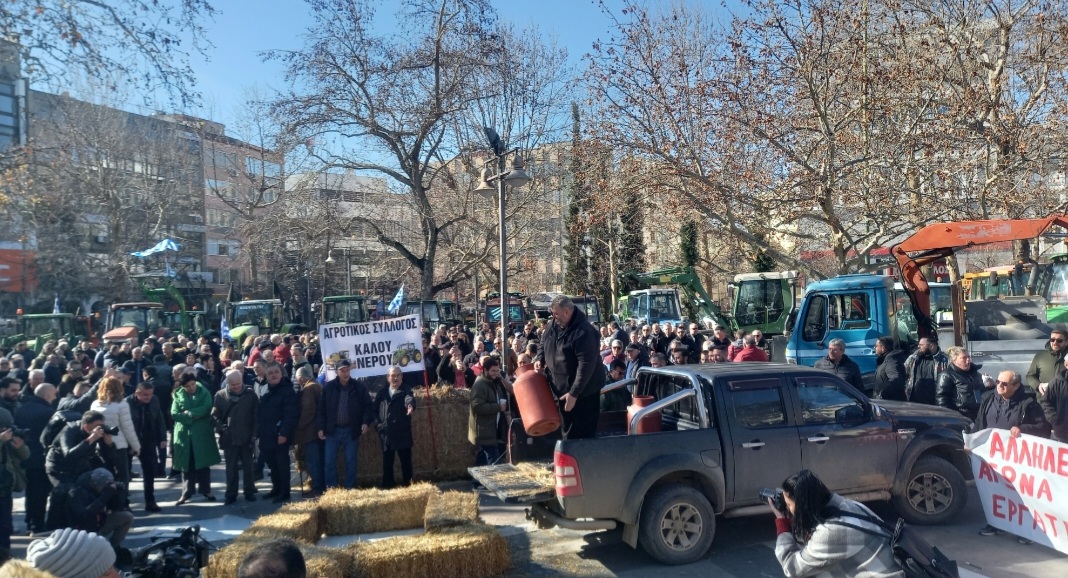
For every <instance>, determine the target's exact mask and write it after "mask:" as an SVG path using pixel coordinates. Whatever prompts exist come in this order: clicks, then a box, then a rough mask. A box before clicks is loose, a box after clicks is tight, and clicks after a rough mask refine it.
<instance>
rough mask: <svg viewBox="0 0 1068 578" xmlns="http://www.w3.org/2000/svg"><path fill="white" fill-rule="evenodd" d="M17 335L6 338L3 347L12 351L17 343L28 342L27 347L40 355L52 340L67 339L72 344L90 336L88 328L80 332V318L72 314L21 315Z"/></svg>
mask: <svg viewBox="0 0 1068 578" xmlns="http://www.w3.org/2000/svg"><path fill="white" fill-rule="evenodd" d="M15 324H16V325H15V327H16V329H15V334H14V335H9V336H8V337H5V338H4V340H3V345H4V348H5V349H10V348H12V347H14V346H15V344H16V343H19V342H21V341H25V342H26V346H27V347H29V348H30V349H32V350H34V351H36V352H38V353H40V352H41V349H42V348H43V347H44V344H45V342H47V341H48V340H50V339H60V338H63V339H66V340H67V341H69V342H71V343H75V344H76V343H77V342H78V341H79V340H82V339H85V338H86V337H87V336H89V332H88V328H87V327H82V328H81V329H85V331H79V330H78V329H79V327H81V326H80V323H79V318H77V317H75V316H74V314H72V313H30V314H26V315H19V316H18V318H17V320H16V321H15Z"/></svg>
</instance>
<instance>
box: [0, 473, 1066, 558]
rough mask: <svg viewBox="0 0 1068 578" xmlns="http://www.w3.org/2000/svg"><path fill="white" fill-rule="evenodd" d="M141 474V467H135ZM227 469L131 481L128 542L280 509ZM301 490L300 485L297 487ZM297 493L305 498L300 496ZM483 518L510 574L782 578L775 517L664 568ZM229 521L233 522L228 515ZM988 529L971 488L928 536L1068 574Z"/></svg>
mask: <svg viewBox="0 0 1068 578" xmlns="http://www.w3.org/2000/svg"><path fill="white" fill-rule="evenodd" d="M136 469H138V468H137V467H136V466H135V470H136ZM222 479H223V470H222V465H219V466H216V467H215V468H212V480H213V482H214V483H213V489H214V493H215V494H216V496H217V497H218V500H219V501H217V502H207V501H204V500H203V498H201V497H199V496H198V497H196V498H194V499H193V501H191V502H189V503H188V504H185V505H183V506H180V507H176V506H175V505H174V502H175V501H176V500H177V499H178V495H179V492H180V487H179V484H178V483H177V482H176V481H172V480H157V490H156V495H157V499H158V501H159V503H160V505H161V506H163V512H160V513H158V514H150V513H148V512H145V511H144V509H143V503H142V501H141V496H142V494H141V482H140V480H135V481H134V483H133V484H132V499H133V508H134V513H135V514H136V516H137V521H136V522H135V529H134V531H133V532H132V533H131V534H130V536H129V537H128V539H127V545H128V546H130V547H137V546H140V545H144V544H146V543H148V536H149V535H151V534H152V532H153V531H154V530H156V529H157V528H159V527H161V526H184V525H189V524H193V523H202V524H208V525H220V524H222V525H226V523H227V522H231V521H233V522H240V520H239V519H247V520H251V519H255V518H256V517H258V516H261V515H263V514H267V513H270V512H273V511H275V510H277V509H278V505H276V504H272V503H270V502H269V501H263V500H258V501H256V502H246V501H245V500H244V498H242V497H239V498H238V501H237V503H235V504H233V505H230V506H224V505H222V494H223V486H222V483H221V481H222ZM443 485H444V486H447V487H449V488H450V489H462V490H466V489H469V488H470V482H453V483H450V484H443ZM258 486H259V488H260V492H261V493H260V495H263V494H265V493H266V492H267V491H268V490H269V489H270V484H269V482H266V481H261V482H259V484H258ZM296 487H298V486H297V485H296V484H294V488H296ZM294 496H299V492H295V493H294ZM872 507H873V509H874V510H875V511H876V513H878V514H879V515H880V516H883V517H884V519H888V520H895V519H896V516H895V515H894V514H893V510H892V509H891V508H890V507H889V506H888V505H886V504H878V503H876V504H872ZM481 514H482V517H483V518H484V519H485V520H486V521H487V522H489V523H491V524H494V525H496V526H498V528H499V529H500V531H501V533H502V534H503V535H504V536H505V537H506V538H507V539H508V541H509V544H510V545H511V548H512V557H513V568H512V570H511V571H510V572H509V573H508V576H515V577H522V576H591V577H592V576H596V577H601V576H604V577H612V576H619V577H639V576H640V577H645V576H648V577H659V576H664V577H672V578H682V577H687V576H695V577H696V576H701V577H706V576H716V577H717V578H763V577H767V578H779V577H781V576H782V571H781V569H780V568H779V566H778V563H777V562H776V561H775V556H774V552H773V550H774V544H775V542H774V529H773V526H772V520H771V516H770V515H767V516H757V517H751V518H739V519H731V520H727V519H722V518H721V519H718V520H717V521H716V538H715V541H714V542H713V545H712V550H711V552H710V553H709V555H708V556H707V557H706V558H705V559H703V560H701V561H699V562H696V563H694V564H690V565H687V566H671V567H669V566H663V565H661V564H659V563H658V562H656V561H655V560H653V559H652V558H650V557H649V556H648V555H646V554H645V553H644V552H642V551H641V550H634V549H631V548H630V547H629V546H627V545H626V544H623V543H622V541H621V538H620V537H621V533H622V531H621V530H613V531H607V532H592V533H582V532H575V531H570V530H560V529H553V530H537V529H535V528H534V527H533V524H532V523H530V522H528V521H527V520H526V519H525V516H524V514H523V508H522V507H519V506H511V505H505V504H503V503H502V502H501V501H500V500H498V499H497V498H496V497H495V496H492V495H491V494H489V493H486V492H483V493H482V499H481ZM225 516H230V517H232V518H224V517H225ZM14 520H15V529H16V535H15V536H13V538H12V549H13V554H14V555H15V556H16V557H23V556H24V555H25V548H26V546H27V545H28V543H29V542H30V540H32V538H30V537H28V536H26V534H25V532H24V529H25V524H24V522H23V510H22V499H21V498H17V499H16V500H15V515H14ZM984 524H985V520H984V518H983V512H982V508H981V507H980V505H979V499H978V494H977V493H976V491H975V489H974V488H971V489H970V494H969V502H968V506H967V508H966V509H965V511H964V513H963V515H962V516H961V517H960V518H958V520H957V521H956V523H954V524H952V525H949V526H939V527H930V528H924V529H923V531H924V533H925V535H926V536H927V538H928V539H929V540H930V541H931V542H932V543H934V544H935V545H936V546H938V547H939V548H940V549H941V550H943V551H944V552H945V553H946V554H947V555H948V556H950V557H951V558H953V559H955V560H957V562H958V563H959V564H960V567H961V569H962V572H961V575H962V576H963V577H964V578H975V577H977V576H978V577H987V578H1063V577H1064V576H1068V556H1066V555H1064V554H1061V553H1059V552H1056V551H1054V550H1052V549H1049V548H1046V547H1043V546H1038V545H1030V546H1024V545H1021V544H1019V543H1018V542H1017V541H1016V539H1015V538H1014V537H1013V536H1010V535H1007V534H1006V535H1002V536H993V537H983V536H979V535H978V529H979V528H980V527H981V526H983V525H984Z"/></svg>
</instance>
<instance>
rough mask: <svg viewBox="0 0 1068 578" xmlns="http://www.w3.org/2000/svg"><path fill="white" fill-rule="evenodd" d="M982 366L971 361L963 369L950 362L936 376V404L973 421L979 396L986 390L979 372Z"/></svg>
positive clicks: (977, 407)
mask: <svg viewBox="0 0 1068 578" xmlns="http://www.w3.org/2000/svg"><path fill="white" fill-rule="evenodd" d="M982 367H983V366H982V365H979V364H977V363H973V364H972V366H971V367H970V368H969V369H968V371H964V370H962V369H960V368H959V367H957V366H956V365H953V364H952V363H950V364H949V366H948V367H946V370H945V371H943V372H942V375H941V376H939V377H938V394H937V400H936V401H937V402H938V405H940V406H942V407H948V408H949V409H954V410H957V411H959V412H960V413H961V414H963V415H965V416H967V417H968V418H969V419H971V420H972V421H975V415H976V413H977V412H978V411H979V403H980V402H979V400H980V396H981V395H982V394H983V392H984V391H986V386H985V385H984V384H983V375H982V374H981V373H979V370H980V369H982Z"/></svg>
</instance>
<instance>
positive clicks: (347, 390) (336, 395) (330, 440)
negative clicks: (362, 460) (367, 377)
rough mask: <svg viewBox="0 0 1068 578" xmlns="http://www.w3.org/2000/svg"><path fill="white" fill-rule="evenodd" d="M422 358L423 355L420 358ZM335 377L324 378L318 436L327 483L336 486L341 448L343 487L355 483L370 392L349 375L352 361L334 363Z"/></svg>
mask: <svg viewBox="0 0 1068 578" xmlns="http://www.w3.org/2000/svg"><path fill="white" fill-rule="evenodd" d="M424 359H425V358H424ZM335 370H336V371H337V377H335V378H334V379H331V380H330V381H328V382H326V385H324V386H323V395H322V397H320V398H319V415H318V420H319V439H321V440H324V441H325V442H326V443H325V444H323V445H324V446H325V448H326V451H325V456H324V458H323V459H325V460H326V461H325V462H323V466H324V467H323V470H324V474H325V475H324V476H323V477H324V478H326V486H327V487H337V486H338V473H337V452H338V449H341V448H344V450H345V487H346V488H353V487H355V486H356V464H357V461H356V460H357V458H358V457H359V456H358V454H357V452H358V450H359V447H360V435H361V434H365V433H367V428H368V426H370V425H371V423H373V422H374V411H373V408H374V404H373V402H372V401H371V394H369V393H368V392H367V388H366V387H364V385H363V384H362V383H360V382H359V380H356V379H352V378H351V377H350V375H349V373H350V371H351V370H352V364H351V362H350V361H349V360H347V359H342V360H341V361H339V362H337V365H336V366H335Z"/></svg>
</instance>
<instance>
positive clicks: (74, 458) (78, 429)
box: [45, 422, 107, 482]
mask: <svg viewBox="0 0 1068 578" xmlns="http://www.w3.org/2000/svg"><path fill="white" fill-rule="evenodd" d="M88 437H89V434H87V433H85V430H83V429H82V426H81V422H75V423H72V424H70V425H68V426H67V427H65V428H63V431H61V432H60V433H59V435H58V436H56V439H55V440H54V441H53V442H52V447H50V448H49V450H48V455H47V456H46V457H45V471H46V472H48V475H50V476H52V477H53V478H56V479H58V480H59V481H60V482H73V481H74V480H75V479H77V477H78V476H80V475H82V474H84V473H85V472H88V471H91V470H93V469H94V468H99V467H104V466H106V465H107V460H106V459H105V458H104V453H103V446H104V440H103V439H100V440H97V441H96V442H94V443H89V442H87V441H86V439H88Z"/></svg>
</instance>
